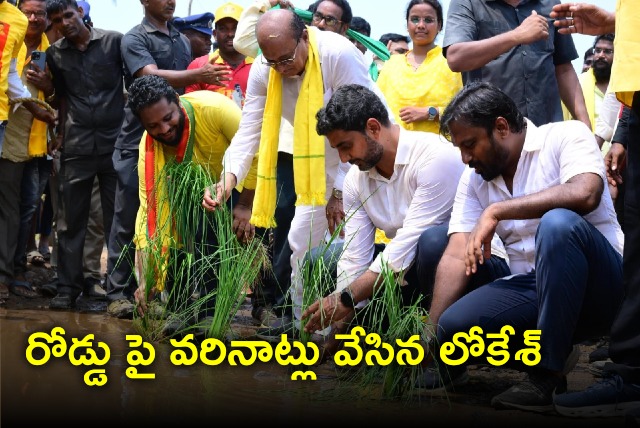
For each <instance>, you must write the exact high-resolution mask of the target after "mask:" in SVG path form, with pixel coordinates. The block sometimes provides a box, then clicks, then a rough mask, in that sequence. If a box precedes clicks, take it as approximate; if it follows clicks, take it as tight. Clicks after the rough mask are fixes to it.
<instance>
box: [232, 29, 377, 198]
mask: <svg viewBox="0 0 640 428" xmlns="http://www.w3.org/2000/svg"><path fill="white" fill-rule="evenodd" d="M308 28H309V31H315V32H316V39H317V41H318V51H319V52H318V54H319V59H320V68H321V70H322V80H323V85H324V96H323V99H324V105H326V104H327V102H328V101H329V99H330V98H331V95H332V94H333V92H334V91H335V90H336V89H337V88H339V87H340V86H342V85H345V84H350V83H356V84H359V85H362V86H364V87H366V88H368V89H370V90H372V91H374V92H375V93H376V94H377V95H378V96H379V97H380V98H381V99H382V100H383V102H384V104H385V105H386V101H384V96H383V95H382V93H381V92H380V90H379V89H378V87H377V86H376V85H375V84H374V82H373V81H372V80H371V78H370V77H369V71H368V67H367V65H366V64H365V62H364V58H363V56H362V53H361V52H360V51H359V50H358V49H357V48H356V47H355V45H354V44H353V43H351V42H350V41H349V40H347V39H346V38H345V37H343V36H341V35H339V34H336V33H332V32H329V31H320V30H318V29H317V28H315V27H308ZM269 71H270V67H269V66H267V65H264V64H263V63H262V55H258V57H257V58H256V60H255V61H254V63H253V65H252V66H251V71H250V72H249V80H248V82H247V95H246V99H245V104H244V108H243V109H242V119H241V121H240V128H239V129H238V133H237V134H236V135H235V137H234V138H233V141H231V146H230V147H229V148H228V149H227V152H226V153H225V156H224V159H223V162H224V166H225V172H230V173H232V174H234V175H235V176H236V178H237V180H238V182H241V181H242V180H243V179H244V178H245V176H246V174H247V172H248V171H249V167H250V166H251V161H252V160H253V157H254V155H255V154H256V153H257V152H258V147H259V145H260V135H261V131H262V116H263V113H264V106H265V102H266V98H267V86H268V83H269ZM301 84H302V76H294V77H290V78H284V79H283V80H282V118H283V119H284V120H287V121H288V122H289V123H292V124H293V123H294V117H295V108H296V101H297V99H298V95H299V93H300V86H301ZM325 160H326V162H325V167H326V171H327V174H332V175H333V177H334V180H335V183H334V187H336V188H337V189H342V181H343V180H344V175H345V174H346V172H347V171H348V170H349V165H348V164H342V165H340V164H341V163H340V158H339V157H338V152H337V151H336V150H334V149H332V148H331V146H330V145H329V143H328V141H327V140H326V139H325ZM339 167H340V170H338V168H339Z"/></svg>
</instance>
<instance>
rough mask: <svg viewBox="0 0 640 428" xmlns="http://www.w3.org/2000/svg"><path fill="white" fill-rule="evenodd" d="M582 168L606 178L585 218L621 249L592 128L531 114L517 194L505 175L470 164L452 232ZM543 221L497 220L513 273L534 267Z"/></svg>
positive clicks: (516, 180) (465, 229) (621, 239)
mask: <svg viewBox="0 0 640 428" xmlns="http://www.w3.org/2000/svg"><path fill="white" fill-rule="evenodd" d="M583 173H594V174H597V175H599V176H600V177H601V178H602V180H603V182H604V192H603V193H602V198H601V200H600V204H599V205H598V207H597V208H596V209H595V210H593V211H592V212H590V213H589V214H587V215H585V216H584V218H585V220H587V221H588V222H589V223H591V224H593V225H594V226H595V227H596V228H597V229H598V230H599V231H600V232H601V233H602V234H603V235H604V236H605V238H606V239H607V240H608V241H609V242H610V243H611V245H612V246H613V248H614V249H615V250H616V251H618V252H619V253H620V254H622V247H623V243H624V235H623V234H622V229H621V228H620V225H619V224H618V220H617V218H616V213H615V211H614V209H613V203H612V201H611V195H610V194H609V187H608V186H607V183H606V177H605V166H604V160H603V159H602V155H601V153H600V150H599V149H598V145H597V144H596V142H595V140H594V138H593V134H592V133H591V131H590V130H589V129H588V128H587V127H586V126H585V125H584V124H583V123H582V122H579V121H575V120H572V121H565V122H558V123H550V124H547V125H543V126H541V127H539V128H538V127H536V126H535V125H534V124H533V123H532V122H531V121H529V120H528V119H527V130H526V137H525V141H524V146H523V148H522V153H521V155H520V159H519V161H518V166H517V169H516V173H515V176H514V177H513V194H511V193H510V192H509V190H508V189H507V186H506V184H505V182H504V180H503V178H502V176H498V177H496V178H495V179H493V180H492V181H488V182H487V181H485V180H484V179H482V177H481V176H480V175H479V174H476V173H475V171H473V170H472V169H469V168H467V169H466V170H465V172H464V173H463V174H462V178H461V179H460V184H459V186H458V192H457V194H456V198H455V203H454V205H453V212H452V214H451V221H450V223H449V233H455V232H471V230H472V229H473V227H474V226H475V225H476V221H477V220H478V219H479V218H480V215H481V214H482V211H483V210H484V209H485V208H487V207H488V206H489V205H491V204H492V203H495V202H500V201H505V200H510V199H515V198H519V197H522V196H526V195H530V194H533V193H536V192H540V191H542V190H545V189H548V188H550V187H553V186H557V185H559V184H563V183H566V182H567V181H568V180H569V179H570V178H572V177H575V176H576V175H578V174H583ZM539 223H540V219H539V218H535V219H527V220H502V221H500V222H499V223H498V227H497V228H496V233H497V234H498V235H499V236H500V238H502V241H503V242H504V244H505V247H506V250H507V254H508V255H509V266H510V268H511V272H512V273H513V274H517V273H526V272H531V271H532V270H533V269H534V268H535V235H536V231H537V229H538V224H539Z"/></svg>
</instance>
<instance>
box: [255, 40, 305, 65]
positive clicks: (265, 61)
mask: <svg viewBox="0 0 640 428" xmlns="http://www.w3.org/2000/svg"><path fill="white" fill-rule="evenodd" d="M299 44H300V39H298V42H297V43H296V47H295V48H294V49H293V55H291V57H289V58H285V59H283V60H280V61H269V60H268V59H265V58H264V57H262V63H263V64H264V65H268V66H269V67H273V68H277V67H279V66H283V65H289V64H292V63H293V61H295V60H296V52H298V45H299Z"/></svg>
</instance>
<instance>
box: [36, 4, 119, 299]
mask: <svg viewBox="0 0 640 428" xmlns="http://www.w3.org/2000/svg"><path fill="white" fill-rule="evenodd" d="M47 14H48V16H49V20H50V21H51V24H52V25H53V26H54V27H57V28H58V30H59V31H60V33H61V34H62V36H63V38H62V39H60V40H58V41H57V42H55V43H54V44H53V45H51V46H50V47H49V48H48V49H47V65H48V66H49V70H50V71H51V74H52V76H53V84H54V87H55V98H56V100H57V104H58V105H59V111H60V125H59V126H58V136H57V141H58V142H59V143H61V147H60V153H61V156H60V174H59V180H60V188H61V192H62V194H61V201H60V204H59V210H61V211H60V213H61V214H59V215H60V216H61V218H62V219H63V220H64V221H63V222H60V223H61V224H58V285H57V291H58V294H57V295H56V296H55V297H54V298H53V299H52V300H51V303H50V305H49V306H50V307H51V308H52V309H70V308H72V307H73V306H74V305H75V301H76V298H77V297H78V296H79V295H80V294H81V293H83V294H84V295H85V297H87V296H88V297H104V295H105V292H104V290H103V289H102V288H101V286H100V285H99V284H98V283H95V282H91V283H88V282H85V280H84V275H83V269H82V267H83V248H84V242H85V235H86V232H87V223H88V219H89V210H90V206H91V193H92V189H93V183H94V179H95V178H96V177H97V178H98V181H99V184H100V198H101V204H102V215H103V222H104V231H105V239H106V238H108V234H109V230H110V229H111V222H112V219H113V205H114V195H115V190H116V183H117V175H116V171H115V169H114V167H113V161H112V160H111V158H112V156H113V147H114V143H115V141H116V138H117V137H118V134H119V132H120V127H121V125H122V119H123V117H124V95H123V92H124V91H123V82H122V56H121V51H120V43H121V40H122V34H121V33H118V32H115V31H107V30H102V29H99V28H96V27H90V26H87V25H86V24H85V23H84V22H83V16H84V11H83V10H82V8H81V7H79V6H78V4H77V3H76V1H75V0H50V1H48V2H47ZM104 106H109V108H104Z"/></svg>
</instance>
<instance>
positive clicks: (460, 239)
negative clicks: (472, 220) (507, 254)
mask: <svg viewBox="0 0 640 428" xmlns="http://www.w3.org/2000/svg"><path fill="white" fill-rule="evenodd" d="M468 237H469V234H468V233H453V234H451V235H450V236H449V243H448V244H447V248H446V249H445V250H444V254H443V255H442V258H441V259H440V263H438V269H437V270H436V279H435V283H434V288H433V300H432V302H431V308H430V309H429V321H430V323H432V324H433V325H437V324H438V320H439V319H440V315H442V313H443V312H444V311H445V310H446V309H447V308H448V307H449V306H451V305H452V304H453V303H454V302H455V301H457V300H458V299H459V298H460V297H461V296H462V295H463V294H464V290H465V289H466V287H467V284H468V283H469V280H470V276H469V275H467V274H466V273H465V264H464V255H465V248H466V245H467V239H468Z"/></svg>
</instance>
